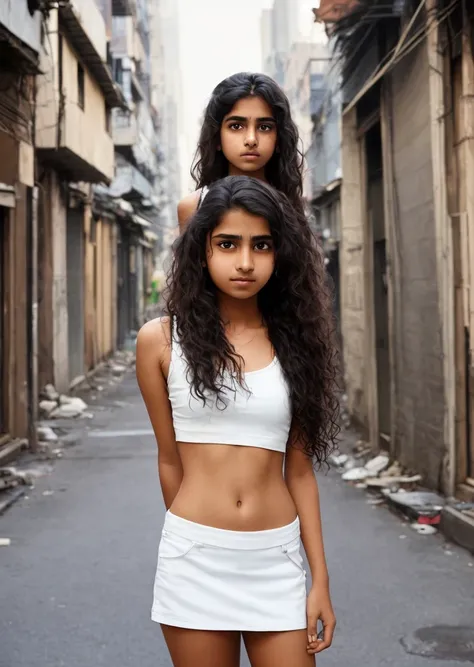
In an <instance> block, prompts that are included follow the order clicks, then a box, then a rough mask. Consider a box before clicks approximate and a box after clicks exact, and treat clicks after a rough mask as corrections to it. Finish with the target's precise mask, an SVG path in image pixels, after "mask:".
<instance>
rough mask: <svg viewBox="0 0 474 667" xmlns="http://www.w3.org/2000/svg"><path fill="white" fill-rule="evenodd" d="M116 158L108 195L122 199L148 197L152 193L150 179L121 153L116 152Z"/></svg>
mask: <svg viewBox="0 0 474 667" xmlns="http://www.w3.org/2000/svg"><path fill="white" fill-rule="evenodd" d="M116 158H117V163H116V169H115V178H114V180H113V181H112V184H111V185H110V188H109V193H110V195H111V196H112V197H123V198H124V199H150V197H151V196H152V194H153V193H152V185H151V183H150V181H148V180H147V179H146V178H145V176H143V174H142V173H141V172H140V171H138V169H137V168H136V167H134V166H133V164H131V163H130V162H128V160H126V159H125V158H124V157H123V156H122V155H120V154H117V155H116Z"/></svg>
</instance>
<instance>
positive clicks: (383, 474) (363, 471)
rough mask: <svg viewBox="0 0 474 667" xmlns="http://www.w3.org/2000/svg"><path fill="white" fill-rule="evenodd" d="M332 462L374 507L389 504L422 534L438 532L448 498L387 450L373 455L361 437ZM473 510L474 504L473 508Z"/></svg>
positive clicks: (335, 455) (337, 454)
mask: <svg viewBox="0 0 474 667" xmlns="http://www.w3.org/2000/svg"><path fill="white" fill-rule="evenodd" d="M330 462H331V464H332V465H333V466H334V467H335V468H336V469H337V470H338V471H339V472H340V474H341V477H342V479H343V480H344V481H345V482H347V483H350V484H353V485H354V486H355V487H356V488H359V489H364V490H366V491H367V493H368V494H369V497H368V502H369V504H371V505H372V506H373V507H374V509H375V508H377V507H379V506H382V505H387V506H388V507H390V509H392V510H394V511H396V512H397V513H398V514H400V515H402V516H403V517H404V518H405V519H407V520H409V521H411V525H412V528H413V529H414V530H416V531H417V532H418V533H419V534H421V535H429V534H430V535H431V534H433V533H435V532H437V528H436V527H435V526H437V525H438V524H439V523H440V520H441V512H442V510H443V508H444V506H445V505H446V500H445V499H444V498H442V497H441V496H439V495H438V494H436V493H432V492H431V491H425V490H423V489H420V488H419V483H420V482H422V476H421V475H419V474H414V473H413V472H412V471H407V470H405V469H404V468H403V467H402V466H401V464H400V463H399V462H398V461H393V460H391V459H390V456H389V455H388V454H387V453H386V452H380V453H378V454H377V455H374V452H373V450H372V448H371V447H370V446H369V444H368V443H367V442H365V441H364V440H358V441H357V442H356V443H355V445H353V447H352V448H351V451H350V453H345V452H337V453H335V454H333V455H332V456H331V460H330ZM471 509H472V510H474V504H473V507H472V508H471Z"/></svg>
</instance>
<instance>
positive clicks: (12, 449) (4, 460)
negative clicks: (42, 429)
mask: <svg viewBox="0 0 474 667" xmlns="http://www.w3.org/2000/svg"><path fill="white" fill-rule="evenodd" d="M25 449H27V445H25V441H24V440H13V442H10V443H9V444H8V445H5V446H4V447H2V448H1V449H0V468H1V467H2V466H5V465H8V464H9V463H11V462H12V461H14V460H15V459H17V458H18V456H19V455H20V454H21V452H22V451H24V450H25Z"/></svg>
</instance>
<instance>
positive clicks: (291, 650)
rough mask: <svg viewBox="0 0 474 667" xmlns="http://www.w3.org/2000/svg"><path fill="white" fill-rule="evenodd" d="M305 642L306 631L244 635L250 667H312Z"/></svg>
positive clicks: (306, 639)
mask: <svg viewBox="0 0 474 667" xmlns="http://www.w3.org/2000/svg"><path fill="white" fill-rule="evenodd" d="M307 641H308V634H307V631H306V630H295V631H294V632H246V633H244V642H245V648H246V649H247V653H248V656H249V660H250V664H251V665H252V667H289V665H291V667H314V666H315V664H316V662H315V658H314V655H308V653H307V652H306V645H307Z"/></svg>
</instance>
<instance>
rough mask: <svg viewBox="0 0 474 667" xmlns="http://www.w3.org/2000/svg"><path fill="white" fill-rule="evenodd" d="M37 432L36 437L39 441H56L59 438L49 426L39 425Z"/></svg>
mask: <svg viewBox="0 0 474 667" xmlns="http://www.w3.org/2000/svg"><path fill="white" fill-rule="evenodd" d="M37 433H38V439H39V440H40V441H41V442H57V441H58V439H59V438H58V436H57V435H56V433H55V432H54V431H53V429H52V428H50V427H49V426H40V427H39V428H38V431H37Z"/></svg>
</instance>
